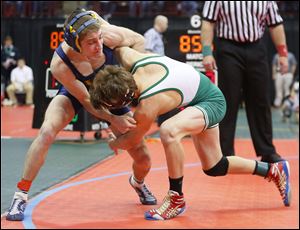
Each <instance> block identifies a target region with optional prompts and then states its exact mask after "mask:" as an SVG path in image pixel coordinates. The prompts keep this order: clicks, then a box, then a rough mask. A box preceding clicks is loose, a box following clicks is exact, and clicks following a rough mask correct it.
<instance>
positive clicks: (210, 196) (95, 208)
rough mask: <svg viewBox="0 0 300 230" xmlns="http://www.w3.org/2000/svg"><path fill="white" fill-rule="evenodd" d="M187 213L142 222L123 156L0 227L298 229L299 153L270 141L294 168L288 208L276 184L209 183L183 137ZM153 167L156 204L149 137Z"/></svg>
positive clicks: (157, 160) (157, 178)
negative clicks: (23, 218) (162, 219)
mask: <svg viewBox="0 0 300 230" xmlns="http://www.w3.org/2000/svg"><path fill="white" fill-rule="evenodd" d="M183 143H184V147H185V150H186V154H185V175H184V182H183V191H184V193H185V198H186V202H187V209H186V211H185V212H184V213H183V214H182V215H180V216H178V217H176V218H175V219H172V220H168V221H147V220H144V218H143V215H144V212H145V211H146V210H148V209H149V208H153V207H157V206H143V205H141V204H140V203H139V200H138V197H137V195H136V193H135V192H134V190H133V189H132V188H131V187H130V185H129V183H128V177H129V175H130V173H131V163H132V161H131V158H130V156H129V155H128V154H127V153H125V152H123V153H121V154H119V155H117V156H113V157H111V158H109V159H106V160H104V161H103V162H100V163H99V164H97V165H95V166H93V167H91V168H89V169H87V170H86V171H84V172H82V173H80V174H78V175H77V176H75V177H73V178H70V179H68V180H67V181H65V182H63V183H61V184H58V185H56V186H55V187H52V188H50V189H49V190H47V191H45V192H43V193H41V194H40V195H39V196H37V197H34V198H33V199H31V200H30V202H29V204H28V206H27V209H26V216H25V220H24V221H23V222H21V223H20V222H18V223H16V222H7V221H6V220H4V218H2V220H1V228H58V229H62V228H70V229H72V228H74V229H75V228H77V229H78V228H83V229H87V228H94V229H96V228H127V229H134V228H149V229H151V228H170V229H174V228H198V229H200V228H250V229H251V228H299V147H298V141H297V140H282V141H281V140H275V145H276V147H277V149H278V152H280V153H282V155H283V157H285V158H286V159H288V160H289V162H290V167H291V186H292V196H293V198H292V204H291V206H290V207H284V206H283V203H282V201H281V197H280V195H279V192H278V191H277V188H276V186H275V184H274V183H268V182H267V181H266V180H264V179H263V178H261V177H258V176H252V175H241V176H240V175H229V176H226V177H218V178H213V177H208V176H206V175H205V174H204V173H203V172H202V170H201V165H200V161H199V159H198V156H197V154H196V151H195V150H194V147H193V145H192V141H191V140H190V139H189V138H187V139H184V141H183ZM148 146H149V149H150V152H151V155H152V161H153V163H152V169H151V171H150V173H149V175H148V176H147V179H146V183H147V184H148V185H149V187H150V189H151V190H152V192H153V193H154V194H155V195H156V197H157V199H158V203H159V204H161V202H162V199H163V197H164V196H165V195H166V193H167V190H168V175H167V169H166V162H165V156H164V152H163V148H162V145H161V144H160V143H159V141H155V139H151V141H149V142H148ZM236 148H237V152H238V153H239V156H243V157H249V158H252V159H254V158H255V157H254V150H253V148H252V144H251V142H250V140H241V139H239V140H237V141H236Z"/></svg>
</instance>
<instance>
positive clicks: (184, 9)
mask: <svg viewBox="0 0 300 230" xmlns="http://www.w3.org/2000/svg"><path fill="white" fill-rule="evenodd" d="M198 8H199V5H198V2H197V1H181V2H180V3H179V4H178V10H179V11H181V15H182V16H188V17H190V16H191V15H194V14H198Z"/></svg>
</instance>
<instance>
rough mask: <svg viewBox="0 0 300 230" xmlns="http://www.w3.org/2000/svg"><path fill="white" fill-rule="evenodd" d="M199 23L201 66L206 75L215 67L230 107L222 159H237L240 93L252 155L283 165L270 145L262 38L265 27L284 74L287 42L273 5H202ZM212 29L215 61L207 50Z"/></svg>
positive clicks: (222, 128)
mask: <svg viewBox="0 0 300 230" xmlns="http://www.w3.org/2000/svg"><path fill="white" fill-rule="evenodd" d="M202 19H203V21H202V28H201V38H202V42H201V43H202V45H203V57H204V58H203V65H204V68H205V70H206V71H210V70H212V69H214V68H216V63H217V64H218V76H219V78H218V85H219V87H220V89H221V90H222V92H223V94H224V96H225V99H226V101H227V106H228V109H227V112H226V114H225V117H224V119H223V121H222V122H221V123H220V141H221V147H222V152H223V154H224V155H225V156H230V155H235V151H234V135H235V129H236V121H237V114H238V109H239V103H240V97H241V89H242V91H243V96H244V100H245V106H246V114H247V119H248V124H249V128H250V134H251V137H252V141H253V144H254V148H255V152H256V155H257V156H261V157H262V158H261V160H262V161H264V162H269V163H273V162H278V161H282V160H283V159H282V158H281V157H280V155H279V154H278V153H277V152H276V149H275V146H274V145H273V133H272V114H271V105H270V101H269V95H268V94H269V90H268V89H269V88H268V87H269V74H268V73H269V67H268V57H267V51H266V47H265V44H264V43H263V41H262V39H261V38H262V37H263V35H264V31H265V27H266V26H268V27H269V31H270V34H271V38H272V40H273V43H274V45H275V47H276V48H277V51H278V54H279V65H280V71H281V72H282V73H285V72H287V70H288V58H287V56H288V52H287V46H286V39H285V33H284V27H283V20H282V17H281V16H280V14H279V13H278V7H277V4H276V2H274V1H256V2H254V1H252V2H251V1H205V4H204V6H203V14H202ZM248 22H251V23H248ZM215 24H216V27H217V28H216V29H217V30H216V31H217V37H218V39H217V43H216V60H217V62H216V61H215V59H214V57H213V54H212V49H211V45H212V41H213V37H214V27H215Z"/></svg>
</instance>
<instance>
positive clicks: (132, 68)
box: [129, 55, 164, 74]
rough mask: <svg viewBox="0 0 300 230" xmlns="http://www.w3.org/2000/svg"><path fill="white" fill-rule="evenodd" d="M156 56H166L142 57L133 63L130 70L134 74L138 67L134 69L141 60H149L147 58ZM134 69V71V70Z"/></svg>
mask: <svg viewBox="0 0 300 230" xmlns="http://www.w3.org/2000/svg"><path fill="white" fill-rule="evenodd" d="M155 57H164V56H160V55H155V56H148V57H144V58H142V59H140V60H138V61H136V62H135V63H133V65H132V67H131V69H130V71H129V72H130V73H132V74H134V73H135V71H136V69H135V70H134V68H135V67H136V65H137V63H139V62H141V61H144V60H147V59H149V58H155ZM133 71H134V72H133Z"/></svg>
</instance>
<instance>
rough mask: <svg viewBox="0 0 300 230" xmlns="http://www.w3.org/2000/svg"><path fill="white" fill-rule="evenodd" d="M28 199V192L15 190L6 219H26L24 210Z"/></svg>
mask: <svg viewBox="0 0 300 230" xmlns="http://www.w3.org/2000/svg"><path fill="white" fill-rule="evenodd" d="M27 199H28V194H26V193H23V192H15V195H14V198H13V201H12V203H11V206H10V208H9V210H8V214H7V216H6V219H7V220H10V221H22V220H23V219H24V211H25V208H26V202H27Z"/></svg>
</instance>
